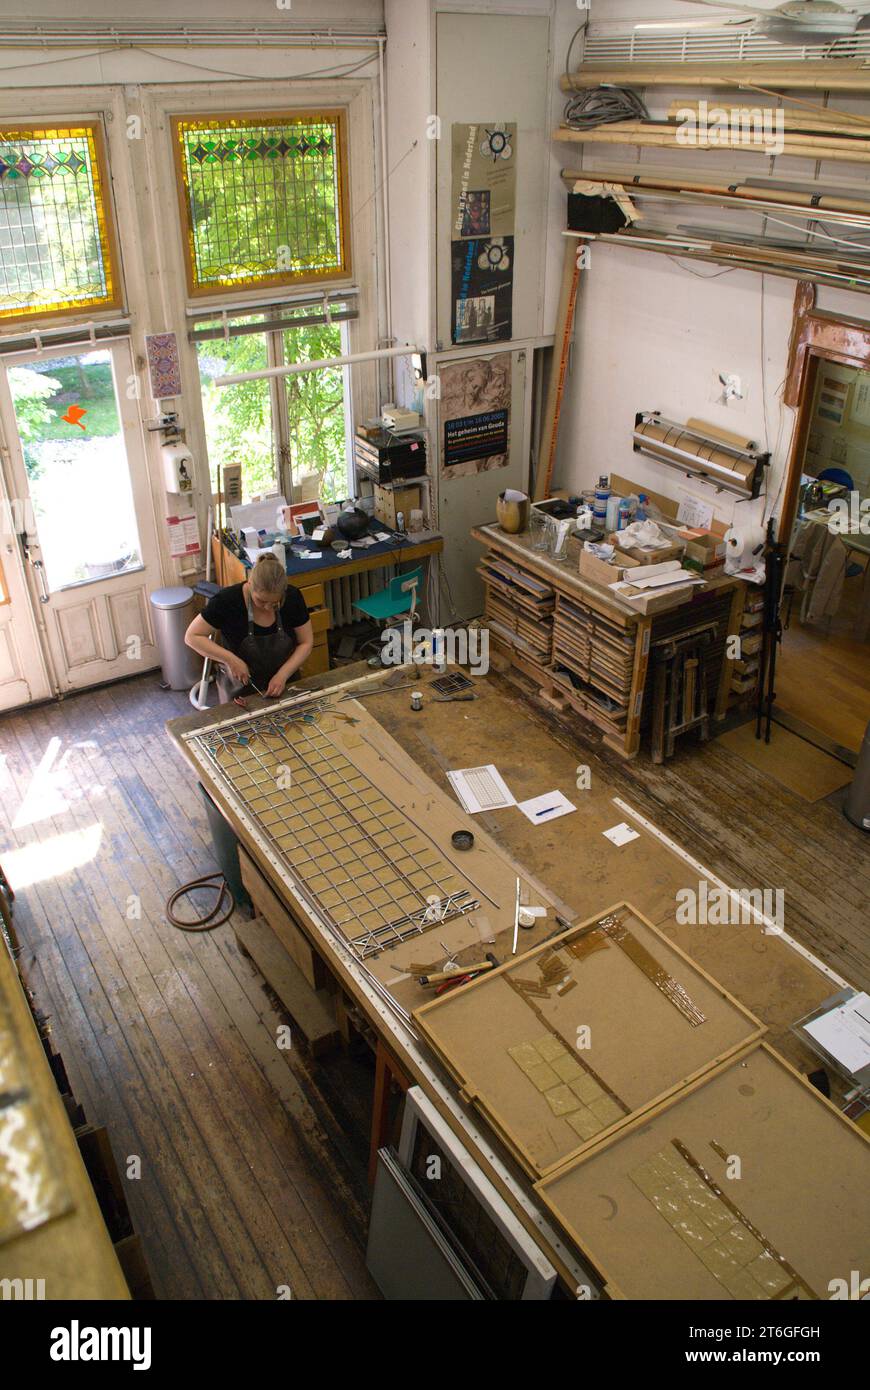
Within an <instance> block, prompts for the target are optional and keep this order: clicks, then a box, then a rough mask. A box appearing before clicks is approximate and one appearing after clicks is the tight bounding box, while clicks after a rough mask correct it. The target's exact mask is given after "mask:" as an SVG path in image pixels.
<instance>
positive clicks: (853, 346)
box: [778, 280, 870, 544]
mask: <svg viewBox="0 0 870 1390" xmlns="http://www.w3.org/2000/svg"><path fill="white" fill-rule="evenodd" d="M815 305H816V288H815V285H813V284H810V283H809V281H807V280H799V281H798V283H797V285H796V286H795V295H794V315H793V319H792V330H791V339H790V341H789V352H788V374H787V376H786V382H785V389H784V391H783V401H784V402H785V404H786V405H790V406H793V407H794V408H795V409H796V411H797V418H796V420H795V428H794V433H793V435H792V442H791V449H790V450H789V456H788V463H787V465H786V474H785V486H784V489H783V497H782V509H781V512H780V518H779V535H778V539H779V540H780V542H781V543H782V544H787V543H788V541H789V539H790V538H791V531H792V527H793V525H794V519H795V513H796V511H797V500H798V490H799V487H800V477H801V464H802V463H803V460H804V454H805V452H806V445H807V435H808V434H809V429H810V406H811V404H812V399H813V390H814V387H815V382H816V373H817V372H818V367H819V362H820V361H829V362H839V363H840V364H841V365H842V366H846V367H857V368H858V369H859V370H862V371H870V322H865V321H863V320H862V319H853V318H847V317H845V316H844V315H837V314H827V313H822V312H820V311H819V310H818V309H816V307H815Z"/></svg>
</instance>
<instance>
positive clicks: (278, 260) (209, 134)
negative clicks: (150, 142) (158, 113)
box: [173, 111, 350, 294]
mask: <svg viewBox="0 0 870 1390" xmlns="http://www.w3.org/2000/svg"><path fill="white" fill-rule="evenodd" d="M173 125H174V127H175V141H176V157H177V161H178V169H179V176H180V180H181V186H182V208H183V215H184V221H185V231H186V235H187V243H188V244H187V252H188V279H189V288H190V291H191V293H192V294H211V293H214V292H215V291H220V290H232V289H238V288H240V287H251V286H256V285H275V284H288V283H292V282H296V281H303V280H324V279H335V278H337V277H339V276H344V275H347V274H348V273H349V270H350V265H349V256H348V249H347V225H346V201H347V200H346V196H345V178H346V175H345V158H344V118H343V113H342V112H340V111H319V112H311V111H307V112H293V113H274V112H273V113H271V114H268V115H258V116H244V117H238V118H236V117H229V116H214V117H202V116H200V117H197V118H196V119H191V120H186V119H180V118H179V119H176V120H175V121H174V122H173Z"/></svg>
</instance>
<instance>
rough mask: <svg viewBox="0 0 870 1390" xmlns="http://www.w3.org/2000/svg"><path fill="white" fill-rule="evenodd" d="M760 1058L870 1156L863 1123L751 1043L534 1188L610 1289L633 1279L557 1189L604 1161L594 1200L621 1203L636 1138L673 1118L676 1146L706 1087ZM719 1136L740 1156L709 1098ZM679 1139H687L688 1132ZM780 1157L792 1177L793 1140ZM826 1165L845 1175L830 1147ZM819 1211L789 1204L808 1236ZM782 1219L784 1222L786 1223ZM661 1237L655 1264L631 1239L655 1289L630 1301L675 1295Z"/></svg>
mask: <svg viewBox="0 0 870 1390" xmlns="http://www.w3.org/2000/svg"><path fill="white" fill-rule="evenodd" d="M759 1058H763V1059H765V1060H766V1061H770V1062H772V1063H773V1064H774V1066H775V1067H776V1068H777V1069H778V1075H779V1076H780V1077H781V1079H782V1081H783V1082H784V1083H786V1084H788V1085H789V1086H791V1087H792V1088H793V1089H792V1094H794V1095H798V1096H799V1097H800V1098H801V1099H802V1100H804V1101H806V1100H809V1101H810V1102H811V1103H815V1104H816V1105H817V1106H818V1107H819V1112H818V1113H820V1114H821V1113H823V1112H828V1113H829V1115H830V1117H831V1119H832V1121H833V1125H832V1127H831V1133H832V1134H835V1133H836V1132H837V1130H839V1133H840V1135H841V1136H842V1139H843V1142H844V1143H849V1142H850V1141H851V1142H852V1144H853V1145H856V1146H857V1151H861V1150H863V1151H864V1153H867V1152H870V1138H868V1136H867V1135H865V1134H864V1133H863V1132H862V1131H861V1130H860V1129H859V1128H858V1127H857V1125H853V1124H852V1123H851V1122H850V1121H849V1120H847V1119H846V1118H845V1116H844V1115H842V1114H841V1112H840V1111H839V1110H838V1109H837V1107H836V1106H835V1105H834V1104H833V1103H832V1102H831V1101H830V1100H828V1099H827V1098H826V1097H825V1096H823V1095H822V1094H821V1093H820V1092H819V1091H817V1090H816V1088H815V1087H814V1086H812V1085H811V1084H810V1082H809V1081H807V1079H806V1078H805V1077H804V1076H802V1075H801V1074H800V1073H799V1072H798V1071H796V1070H795V1069H794V1067H792V1066H791V1064H790V1063H789V1062H787V1061H786V1059H785V1058H784V1057H782V1056H780V1054H779V1053H778V1052H776V1051H774V1049H773V1048H771V1047H770V1046H769V1045H768V1044H767V1043H766V1042H756V1043H753V1044H752V1045H751V1046H749V1047H747V1048H745V1049H743V1050H742V1051H739V1052H737V1053H735V1054H733V1055H732V1056H731V1057H729V1058H726V1059H723V1060H722V1061H721V1062H720V1063H718V1064H717V1065H716V1066H715V1067H712V1068H710V1070H709V1071H707V1072H706V1073H705V1074H704V1075H702V1076H699V1077H697V1078H696V1079H695V1080H694V1081H693V1082H691V1083H690V1084H689V1085H687V1086H686V1087H685V1089H684V1090H683V1091H682V1092H681V1093H680V1094H678V1095H674V1096H671V1097H670V1098H668V1099H667V1100H665V1101H663V1102H662V1103H661V1104H660V1105H658V1106H656V1107H651V1108H650V1109H649V1110H647V1111H646V1112H644V1113H643V1114H642V1115H639V1116H638V1117H637V1118H635V1119H633V1120H630V1121H629V1122H628V1123H627V1124H626V1125H625V1126H624V1128H623V1129H622V1130H620V1132H619V1134H618V1135H616V1136H615V1138H613V1139H612V1140H608V1139H607V1138H606V1137H605V1138H602V1139H601V1140H597V1141H596V1142H595V1143H594V1144H592V1145H590V1146H589V1147H588V1148H587V1149H586V1151H585V1152H584V1153H582V1154H581V1155H580V1156H579V1158H577V1159H576V1160H574V1161H572V1162H570V1163H566V1164H565V1165H564V1166H563V1167H562V1168H561V1169H559V1170H558V1171H557V1172H554V1173H552V1174H548V1175H547V1176H546V1177H545V1178H543V1179H542V1180H541V1181H540V1182H537V1183H536V1184H535V1191H536V1193H537V1194H538V1196H539V1197H540V1198H541V1200H542V1201H543V1203H544V1204H545V1206H546V1208H547V1210H548V1211H549V1212H550V1213H551V1215H552V1216H553V1217H554V1218H555V1220H556V1221H557V1222H558V1224H559V1225H560V1227H561V1228H562V1229H563V1230H564V1231H565V1233H566V1235H567V1236H568V1238H569V1239H570V1240H571V1241H572V1242H573V1243H574V1245H575V1246H576V1247H577V1249H578V1250H579V1251H580V1252H581V1254H582V1255H583V1257H584V1258H585V1259H587V1260H588V1261H589V1262H590V1263H591V1264H592V1266H593V1267H594V1268H595V1269H596V1270H597V1272H598V1273H599V1275H600V1276H601V1277H602V1279H604V1280H605V1281H606V1282H607V1283H608V1284H611V1283H612V1284H613V1285H615V1286H616V1287H619V1288H621V1289H622V1290H623V1291H625V1290H626V1284H627V1283H628V1282H630V1278H631V1276H628V1277H627V1269H626V1268H625V1267H620V1268H616V1267H615V1266H614V1264H613V1260H614V1256H613V1255H612V1254H609V1253H606V1252H605V1250H604V1249H603V1247H602V1244H601V1242H600V1240H596V1238H595V1237H594V1236H591V1235H590V1231H589V1229H588V1228H587V1229H586V1230H585V1232H584V1230H583V1229H582V1227H583V1222H582V1221H577V1220H575V1218H574V1212H573V1210H569V1209H568V1204H567V1202H566V1201H565V1200H564V1199H563V1200H561V1201H559V1200H557V1198H556V1196H555V1192H556V1189H557V1188H558V1186H559V1184H560V1183H562V1182H564V1181H565V1180H566V1179H567V1180H570V1178H571V1176H572V1175H573V1174H581V1173H583V1172H584V1170H586V1169H587V1168H589V1170H590V1171H591V1165H593V1164H595V1163H596V1162H597V1161H598V1160H601V1161H602V1171H601V1173H600V1175H599V1177H598V1178H597V1180H596V1181H595V1184H594V1186H595V1188H596V1196H597V1195H598V1194H600V1193H601V1191H602V1185H603V1184H604V1183H605V1182H606V1183H607V1184H608V1186H607V1191H608V1195H609V1196H610V1200H611V1202H614V1201H615V1198H614V1196H613V1195H611V1194H613V1193H615V1192H617V1191H618V1188H617V1184H618V1183H619V1182H621V1181H622V1180H623V1179H624V1178H625V1177H628V1175H629V1173H630V1171H631V1170H630V1169H629V1168H628V1166H627V1160H626V1159H625V1158H624V1155H626V1151H627V1149H628V1147H629V1145H631V1143H632V1141H633V1140H635V1139H636V1138H637V1137H638V1136H640V1137H641V1138H643V1136H645V1135H649V1136H650V1138H651V1141H652V1142H656V1141H657V1137H658V1136H656V1134H655V1125H656V1122H657V1121H660V1120H662V1119H663V1117H664V1118H666V1119H667V1122H668V1123H667V1125H666V1126H664V1127H663V1128H662V1137H663V1138H666V1139H667V1141H668V1142H670V1141H671V1140H672V1139H673V1138H674V1137H676V1136H680V1130H679V1116H680V1113H681V1107H683V1106H685V1105H687V1104H689V1103H691V1102H693V1101H694V1099H695V1097H697V1096H698V1095H699V1093H703V1091H704V1089H705V1088H706V1087H708V1086H709V1087H710V1088H711V1089H712V1088H714V1087H715V1086H716V1084H717V1083H718V1082H719V1081H720V1080H721V1079H722V1077H723V1076H726V1075H727V1074H728V1073H734V1074H735V1076H736V1074H737V1071H738V1069H743V1068H744V1067H745V1066H746V1065H747V1064H748V1063H749V1064H751V1063H752V1062H753V1060H756V1059H759ZM750 1101H751V1096H750ZM756 1109H757V1111H758V1113H759V1116H760V1117H761V1118H760V1120H759V1123H764V1122H765V1118H766V1120H767V1122H769V1123H770V1124H771V1125H774V1126H776V1125H777V1124H778V1125H780V1126H781V1125H782V1123H783V1119H784V1117H787V1116H788V1115H789V1114H790V1113H792V1107H791V1105H789V1104H782V1105H779V1106H776V1105H771V1104H764V1103H763V1100H762V1099H759V1100H757V1101H756ZM684 1113H685V1112H684ZM717 1136H718V1141H719V1143H720V1145H721V1144H723V1143H724V1144H726V1145H734V1144H735V1143H736V1147H737V1151H738V1154H739V1151H740V1149H739V1140H740V1138H741V1136H740V1135H739V1134H738V1133H736V1132H735V1126H734V1124H729V1123H728V1119H727V1117H726V1116H725V1115H723V1113H722V1109H721V1106H719V1105H717V1104H716V1102H715V1100H713V1099H711V1101H710V1126H709V1137H710V1139H711V1140H713V1139H716V1138H717ZM681 1137H685V1136H684V1135H683V1136H681ZM765 1142H766V1147H767V1149H768V1151H769V1149H770V1147H771V1146H772V1145H773V1144H774V1142H775V1141H774V1137H773V1135H768V1136H766V1141H765ZM717 1152H718V1151H717ZM720 1157H721V1154H720ZM745 1157H746V1158H747V1159H749V1158H751V1155H746V1156H745ZM777 1158H778V1159H779V1160H780V1162H781V1165H782V1171H783V1172H789V1171H793V1170H794V1163H795V1154H794V1149H793V1144H792V1143H791V1142H790V1141H789V1137H788V1136H786V1138H785V1139H784V1140H783V1141H782V1143H781V1145H780V1147H779V1149H778V1152H777ZM702 1161H703V1163H704V1164H705V1166H707V1165H708V1164H709V1165H712V1164H714V1163H716V1161H717V1160H716V1155H715V1153H714V1152H713V1151H712V1150H711V1148H710V1146H709V1144H708V1145H706V1146H705V1151H704V1155H703V1159H702ZM820 1162H821V1164H822V1165H823V1166H824V1167H825V1168H826V1169H828V1170H833V1171H836V1172H837V1173H838V1174H840V1173H842V1172H843V1171H844V1169H845V1165H840V1166H839V1167H838V1166H837V1162H836V1156H835V1154H834V1153H833V1152H832V1151H831V1149H829V1148H826V1150H825V1152H824V1153H821V1152H820ZM753 1167H754V1165H753ZM604 1169H606V1172H605V1171H604ZM772 1176H773V1177H777V1176H779V1175H778V1173H774V1174H773V1175H772ZM747 1178H748V1179H749V1178H750V1174H749V1172H748V1171H747ZM843 1180H845V1179H843ZM802 1181H803V1173H802V1170H799V1171H798V1173H797V1174H796V1176H795V1179H794V1185H795V1188H796V1189H798V1188H799V1187H800V1184H801V1182H802ZM726 1187H727V1184H726ZM740 1189H741V1184H740V1183H739V1182H738V1183H735V1196H734V1202H735V1203H736V1204H737V1206H738V1207H740V1205H741V1196H740ZM812 1190H813V1195H814V1196H815V1189H812ZM801 1195H804V1194H801ZM576 1200H580V1201H581V1203H582V1204H583V1210H584V1215H585V1216H586V1219H587V1220H588V1221H589V1222H590V1223H595V1222H596V1221H600V1218H599V1217H598V1214H597V1212H596V1211H595V1209H594V1206H593V1207H590V1208H589V1209H588V1214H587V1208H586V1206H585V1203H583V1201H582V1198H581V1197H580V1194H578V1197H577V1199H576ZM862 1200H863V1193H862V1194H860V1198H859V1199H856V1204H855V1208H854V1210H853V1211H851V1212H850V1215H849V1218H848V1219H849V1224H850V1226H853V1225H855V1212H856V1211H859V1210H861V1209H862V1208H861V1201H862ZM865 1205H866V1204H865ZM815 1210H816V1205H815V1203H814V1202H812V1201H811V1202H809V1203H805V1202H802V1201H795V1202H793V1203H792V1206H791V1212H793V1217H792V1218H791V1219H793V1221H794V1224H795V1227H796V1228H797V1229H799V1230H802V1231H803V1230H814V1229H817V1228H818V1226H817V1224H816V1225H814V1223H819V1222H820V1223H821V1224H822V1225H823V1226H824V1224H825V1222H826V1218H827V1215H828V1214H827V1213H824V1214H823V1215H822V1216H821V1217H818V1218H817V1217H815V1215H814V1213H815ZM622 1212H623V1204H622V1203H620V1204H619V1213H620V1214H622ZM616 1216H617V1212H616V1211H614V1212H613V1213H612V1218H613V1219H615V1218H616ZM605 1219H607V1218H605ZM781 1219H783V1220H784V1219H785V1218H781ZM653 1229H654V1230H657V1229H658V1227H656V1226H654V1227H653ZM661 1232H662V1236H663V1241H662V1245H661V1248H659V1249H657V1250H656V1259H655V1261H654V1262H653V1260H652V1246H651V1245H650V1243H649V1242H648V1241H639V1240H638V1239H637V1233H636V1231H635V1232H633V1233H632V1241H633V1245H634V1247H635V1248H636V1250H637V1255H638V1259H639V1260H641V1261H645V1262H646V1266H647V1268H648V1269H650V1271H651V1272H650V1274H649V1292H647V1293H642V1292H640V1291H639V1290H638V1289H636V1288H635V1289H633V1290H629V1291H627V1292H625V1296H626V1297H630V1298H637V1297H643V1296H646V1297H649V1298H666V1297H674V1296H675V1294H674V1293H673V1292H668V1293H664V1292H662V1288H661V1269H662V1263H663V1259H664V1257H665V1255H666V1251H667V1246H666V1244H665V1242H666V1241H667V1240H668V1236H667V1234H666V1232H665V1228H664V1225H662V1227H661ZM763 1234H765V1235H767V1236H769V1237H771V1238H773V1239H774V1240H776V1241H781V1240H782V1239H783V1233H782V1232H781V1231H779V1230H776V1231H772V1230H768V1231H764V1232H763ZM608 1235H609V1231H608ZM614 1238H615V1235H614ZM627 1239H628V1237H627V1235H626V1236H624V1237H623V1240H624V1241H625V1242H626V1243H627ZM810 1239H811V1240H812V1239H813V1237H810ZM860 1239H861V1237H860V1235H859V1236H858V1237H856V1244H858V1243H859V1241H860ZM864 1244H865V1247H866V1238H865V1240H864ZM673 1248H674V1247H673V1243H672V1242H671V1249H672V1250H673ZM844 1263H845V1264H846V1267H845V1268H844V1269H843V1270H842V1271H841V1270H837V1271H832V1273H837V1274H842V1275H843V1276H845V1277H846V1278H847V1279H848V1277H849V1266H848V1263H847V1256H846V1255H844ZM699 1272H700V1271H699ZM799 1272H800V1271H799ZM635 1277H639V1276H635ZM816 1292H817V1293H819V1294H821V1296H823V1297H827V1296H828V1290H827V1289H824V1290H816ZM692 1296H693V1297H694V1296H697V1295H696V1294H695V1291H694V1290H693V1291H692ZM714 1296H717V1297H720V1298H728V1297H729V1296H730V1295H729V1294H728V1293H727V1291H726V1290H725V1289H724V1286H722V1291H721V1293H718V1294H716V1295H714Z"/></svg>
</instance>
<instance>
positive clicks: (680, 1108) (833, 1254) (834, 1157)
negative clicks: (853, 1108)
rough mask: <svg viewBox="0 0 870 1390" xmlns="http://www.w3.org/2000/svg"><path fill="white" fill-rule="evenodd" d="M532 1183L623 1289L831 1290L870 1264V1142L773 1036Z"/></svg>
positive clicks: (785, 1295)
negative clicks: (778, 1049) (773, 1043)
mask: <svg viewBox="0 0 870 1390" xmlns="http://www.w3.org/2000/svg"><path fill="white" fill-rule="evenodd" d="M735 1160H737V1161H738V1162H739V1167H738V1166H737V1164H736V1163H735ZM536 1190H537V1191H538V1193H539V1194H540V1196H541V1197H542V1198H543V1200H544V1201H545V1203H546V1204H547V1206H548V1208H549V1209H550V1211H551V1212H552V1213H553V1215H554V1216H555V1218H556V1220H557V1221H558V1222H559V1224H560V1225H561V1226H562V1227H563V1228H564V1229H565V1231H566V1232H567V1233H568V1235H569V1236H570V1237H571V1239H572V1240H573V1241H574V1242H575V1243H576V1245H577V1247H578V1248H579V1249H580V1250H581V1251H583V1252H584V1254H585V1255H586V1257H587V1258H588V1259H589V1260H590V1261H591V1262H592V1263H593V1265H594V1266H595V1267H596V1269H598V1271H599V1272H600V1273H601V1274H603V1275H605V1277H606V1278H607V1279H608V1280H612V1281H613V1282H615V1283H616V1284H617V1285H618V1286H619V1288H620V1290H621V1292H622V1293H623V1295H624V1296H625V1297H626V1298H632V1299H727V1298H733V1299H753V1300H755V1299H775V1300H786V1299H796V1298H797V1299H813V1298H820V1299H827V1298H830V1297H831V1296H832V1294H833V1293H834V1292H835V1290H836V1287H837V1286H833V1287H832V1281H833V1280H835V1279H840V1280H844V1281H845V1286H846V1288H847V1289H848V1287H849V1284H850V1279H851V1271H852V1270H857V1271H859V1273H860V1275H862V1276H866V1275H867V1273H868V1270H870V1208H868V1203H867V1193H868V1190H870V1141H868V1139H867V1137H866V1136H865V1135H864V1134H862V1132H861V1131H860V1130H859V1129H858V1127H857V1126H856V1125H853V1124H852V1123H851V1121H849V1120H847V1119H845V1118H844V1117H843V1116H842V1115H841V1114H839V1113H838V1111H837V1110H836V1109H835V1107H834V1106H833V1105H831V1104H830V1102H829V1101H826V1100H825V1099H824V1098H823V1097H822V1096H820V1095H819V1093H818V1091H816V1090H814V1089H813V1087H812V1086H810V1084H809V1083H808V1082H807V1081H805V1080H804V1078H803V1077H802V1076H800V1075H799V1074H798V1073H797V1072H796V1071H794V1070H793V1068H792V1067H790V1066H789V1065H788V1063H787V1062H785V1061H784V1060H783V1059H782V1058H781V1057H779V1056H778V1054H777V1053H775V1052H773V1051H772V1049H770V1048H769V1047H767V1046H766V1045H765V1044H762V1045H760V1046H757V1047H754V1048H752V1049H751V1050H750V1051H749V1052H747V1053H745V1054H742V1055H740V1056H737V1057H734V1058H732V1059H731V1060H730V1061H728V1062H726V1063H723V1065H722V1066H721V1067H718V1068H716V1069H715V1070H714V1071H713V1072H711V1073H710V1074H709V1075H708V1076H705V1077H702V1078H701V1079H700V1080H699V1081H698V1082H696V1083H695V1084H694V1085H693V1086H692V1087H690V1088H688V1089H687V1090H686V1091H684V1092H683V1093H682V1094H681V1095H678V1096H675V1097H673V1098H672V1099H671V1100H669V1101H668V1102H667V1103H666V1104H665V1105H664V1106H662V1107H661V1108H660V1110H659V1111H658V1112H657V1113H656V1114H655V1116H654V1117H650V1116H649V1115H644V1116H642V1117H641V1118H640V1119H639V1120H637V1121H635V1122H634V1123H633V1124H631V1125H629V1126H627V1127H626V1128H625V1129H624V1130H623V1131H622V1132H621V1133H620V1134H618V1135H616V1136H615V1138H614V1139H613V1140H612V1141H611V1142H610V1143H605V1144H601V1145H599V1146H596V1147H594V1148H593V1149H591V1150H589V1151H588V1152H587V1153H586V1154H584V1155H582V1156H581V1157H580V1158H578V1159H577V1160H576V1161H574V1162H573V1163H571V1164H568V1165H566V1166H565V1167H564V1168H562V1169H561V1170H560V1171H559V1172H558V1173H555V1174H553V1175H552V1176H550V1177H547V1178H545V1179H544V1180H543V1181H542V1182H540V1183H538V1184H537V1189H536ZM840 1287H841V1290H842V1286H840ZM845 1296H846V1297H848V1296H850V1295H849V1294H848V1293H846V1295H845ZM851 1296H853V1297H854V1294H853V1295H851Z"/></svg>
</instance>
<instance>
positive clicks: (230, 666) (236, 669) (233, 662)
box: [220, 652, 251, 684]
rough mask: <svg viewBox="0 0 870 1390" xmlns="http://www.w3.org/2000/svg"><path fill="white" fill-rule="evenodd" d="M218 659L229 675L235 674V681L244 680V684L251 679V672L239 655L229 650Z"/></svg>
mask: <svg viewBox="0 0 870 1390" xmlns="http://www.w3.org/2000/svg"><path fill="white" fill-rule="evenodd" d="M220 660H221V663H222V665H224V666H226V668H227V670H228V671H229V672H230V674H231V675H233V676H235V678H236V680H237V681H244V682H245V684H247V682H248V681H249V680H250V679H251V673H250V671H249V669H248V666H247V663H246V662H244V661H242V658H241V657H240V656H236V655H235V654H234V653H232V652H230V653H226V654H224V655H222V656H221V658H220Z"/></svg>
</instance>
